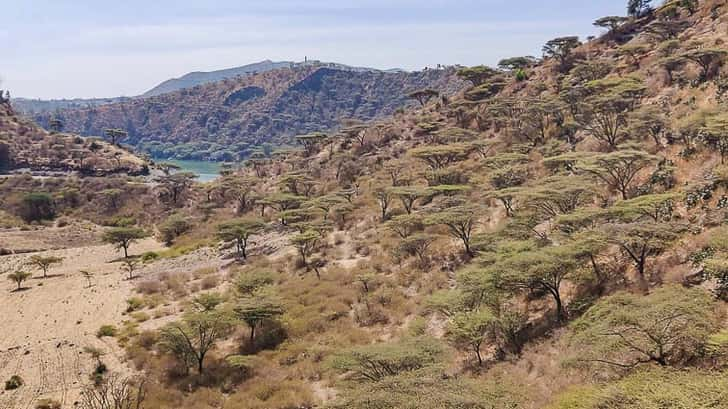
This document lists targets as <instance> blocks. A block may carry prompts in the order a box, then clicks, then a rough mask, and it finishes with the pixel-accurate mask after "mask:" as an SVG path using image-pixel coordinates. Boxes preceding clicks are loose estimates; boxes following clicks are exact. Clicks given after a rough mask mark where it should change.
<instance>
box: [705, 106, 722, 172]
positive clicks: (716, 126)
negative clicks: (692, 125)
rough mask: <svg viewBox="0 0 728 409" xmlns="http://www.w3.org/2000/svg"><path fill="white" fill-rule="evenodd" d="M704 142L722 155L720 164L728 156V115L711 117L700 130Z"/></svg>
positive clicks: (706, 119)
mask: <svg viewBox="0 0 728 409" xmlns="http://www.w3.org/2000/svg"><path fill="white" fill-rule="evenodd" d="M700 134H701V135H702V138H703V140H704V141H705V142H706V143H707V144H708V145H709V146H711V147H712V148H713V149H714V150H716V151H717V152H718V153H719V154H720V163H721V164H724V163H725V158H726V156H728V114H726V113H722V114H716V115H710V116H708V117H707V118H705V125H704V126H703V127H702V128H701V129H700Z"/></svg>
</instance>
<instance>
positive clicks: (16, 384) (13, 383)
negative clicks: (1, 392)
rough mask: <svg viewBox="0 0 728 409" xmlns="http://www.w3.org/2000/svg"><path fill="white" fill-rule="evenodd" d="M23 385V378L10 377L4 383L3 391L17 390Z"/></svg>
mask: <svg viewBox="0 0 728 409" xmlns="http://www.w3.org/2000/svg"><path fill="white" fill-rule="evenodd" d="M23 383H24V382H23V378H21V377H20V376H18V375H13V376H11V377H10V379H8V380H7V381H5V390H6V391H9V390H13V389H18V388H20V387H21V386H23Z"/></svg>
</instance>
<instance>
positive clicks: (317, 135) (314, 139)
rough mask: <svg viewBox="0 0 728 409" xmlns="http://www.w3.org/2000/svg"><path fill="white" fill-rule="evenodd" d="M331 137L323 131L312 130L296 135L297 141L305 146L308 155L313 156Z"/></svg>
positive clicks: (304, 149)
mask: <svg viewBox="0 0 728 409" xmlns="http://www.w3.org/2000/svg"><path fill="white" fill-rule="evenodd" d="M328 139H329V136H328V135H326V134H325V133H323V132H312V133H309V134H305V135H298V136H296V141H297V142H298V143H300V144H301V145H302V146H303V151H304V153H305V155H306V156H312V155H314V154H316V153H318V152H319V151H320V150H321V147H322V145H323V144H324V143H325V142H326V141H327V140H328Z"/></svg>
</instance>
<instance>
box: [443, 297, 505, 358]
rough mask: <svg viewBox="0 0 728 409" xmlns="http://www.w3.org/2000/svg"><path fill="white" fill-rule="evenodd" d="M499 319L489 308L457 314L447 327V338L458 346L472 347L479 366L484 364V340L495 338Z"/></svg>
mask: <svg viewBox="0 0 728 409" xmlns="http://www.w3.org/2000/svg"><path fill="white" fill-rule="evenodd" d="M497 322H498V319H497V318H496V316H495V315H493V313H492V312H491V311H489V310H488V309H487V308H481V309H478V310H474V311H466V312H460V313H457V314H455V316H453V317H452V319H451V320H450V323H449V325H448V327H447V335H446V336H447V338H448V339H449V340H450V342H452V343H453V344H455V345H456V346H466V347H468V348H470V349H472V351H473V353H475V357H476V358H477V359H478V366H481V365H483V356H482V355H481V352H480V347H481V345H482V344H483V342H485V341H487V340H490V339H493V338H494V335H495V329H496V327H497Z"/></svg>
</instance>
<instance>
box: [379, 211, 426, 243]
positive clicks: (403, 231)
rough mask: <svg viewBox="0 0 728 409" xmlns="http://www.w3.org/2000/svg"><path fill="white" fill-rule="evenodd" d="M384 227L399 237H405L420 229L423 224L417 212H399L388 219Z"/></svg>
mask: <svg viewBox="0 0 728 409" xmlns="http://www.w3.org/2000/svg"><path fill="white" fill-rule="evenodd" d="M385 227H387V228H388V229H389V230H392V231H393V232H395V233H397V235H398V236H399V237H401V238H403V239H406V238H407V237H409V236H411V235H412V234H414V233H415V232H417V231H420V230H422V228H423V227H424V224H423V223H422V217H421V216H420V215H419V214H400V215H397V216H394V217H393V218H392V219H390V220H389V221H388V222H387V223H386V224H385Z"/></svg>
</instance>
